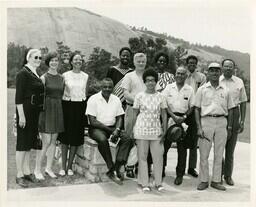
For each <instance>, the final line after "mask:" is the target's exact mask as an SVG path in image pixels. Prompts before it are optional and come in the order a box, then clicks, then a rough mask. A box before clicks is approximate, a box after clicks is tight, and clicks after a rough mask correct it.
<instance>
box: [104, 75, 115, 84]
mask: <svg viewBox="0 0 256 207" xmlns="http://www.w3.org/2000/svg"><path fill="white" fill-rule="evenodd" d="M104 81H106V82H111V83H112V85H113V86H114V82H113V80H112V79H111V78H108V77H106V78H103V79H102V83H103V82H104Z"/></svg>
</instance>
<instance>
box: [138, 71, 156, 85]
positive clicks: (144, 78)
mask: <svg viewBox="0 0 256 207" xmlns="http://www.w3.org/2000/svg"><path fill="white" fill-rule="evenodd" d="M149 76H152V77H154V78H155V81H156V83H157V81H158V73H157V72H156V71H155V70H153V69H148V70H145V71H144V73H143V75H142V79H143V82H144V83H146V78H147V77H149Z"/></svg>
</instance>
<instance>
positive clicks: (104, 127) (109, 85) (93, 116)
mask: <svg viewBox="0 0 256 207" xmlns="http://www.w3.org/2000/svg"><path fill="white" fill-rule="evenodd" d="M113 86H114V85H113V81H112V80H111V79H110V78H104V79H103V81H102V90H101V91H100V92H99V93H97V94H95V95H93V96H91V97H90V98H89V100H88V103H87V109H86V115H88V118H89V122H90V128H89V135H90V137H91V138H92V139H94V140H95V141H96V142H97V143H98V149H99V152H100V154H101V155H102V157H103V159H104V160H105V162H106V164H107V167H108V169H109V171H108V172H107V175H108V177H109V178H110V179H111V180H113V181H114V182H115V183H117V184H122V176H121V174H120V171H119V169H120V167H121V166H122V165H124V164H125V163H126V161H127V158H128V155H129V152H130V149H131V147H132V145H133V142H132V140H131V139H130V138H128V137H127V136H123V133H122V132H121V128H122V125H123V119H122V115H124V110H123V108H122V103H121V101H120V99H119V98H118V97H117V96H115V95H113V94H111V93H112V91H113ZM110 137H112V138H111V140H114V141H115V140H116V139H117V138H118V137H121V139H120V141H119V143H118V145H119V148H118V152H117V155H116V163H115V164H114V163H113V160H112V155H111V151H110V147H109V142H108V139H109V138H110Z"/></svg>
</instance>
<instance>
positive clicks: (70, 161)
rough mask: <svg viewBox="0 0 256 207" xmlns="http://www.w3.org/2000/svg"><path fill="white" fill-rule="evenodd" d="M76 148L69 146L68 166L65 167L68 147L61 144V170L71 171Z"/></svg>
mask: <svg viewBox="0 0 256 207" xmlns="http://www.w3.org/2000/svg"><path fill="white" fill-rule="evenodd" d="M76 150H77V146H70V150H69V157H68V165H67V156H68V145H65V144H61V158H62V170H64V171H67V170H69V169H70V170H72V164H73V161H74V158H75V155H76Z"/></svg>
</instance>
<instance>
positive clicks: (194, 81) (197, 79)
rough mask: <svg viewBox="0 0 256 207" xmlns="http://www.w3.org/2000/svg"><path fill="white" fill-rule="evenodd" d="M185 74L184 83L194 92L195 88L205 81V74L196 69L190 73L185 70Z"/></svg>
mask: <svg viewBox="0 0 256 207" xmlns="http://www.w3.org/2000/svg"><path fill="white" fill-rule="evenodd" d="M187 75H188V76H187V79H186V81H185V83H186V84H188V85H190V86H191V87H192V88H193V90H194V93H196V91H197V89H198V88H199V87H200V86H202V85H203V84H204V83H205V82H206V76H205V75H204V74H203V73H200V72H198V71H194V72H193V73H191V72H190V71H189V70H187Z"/></svg>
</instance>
